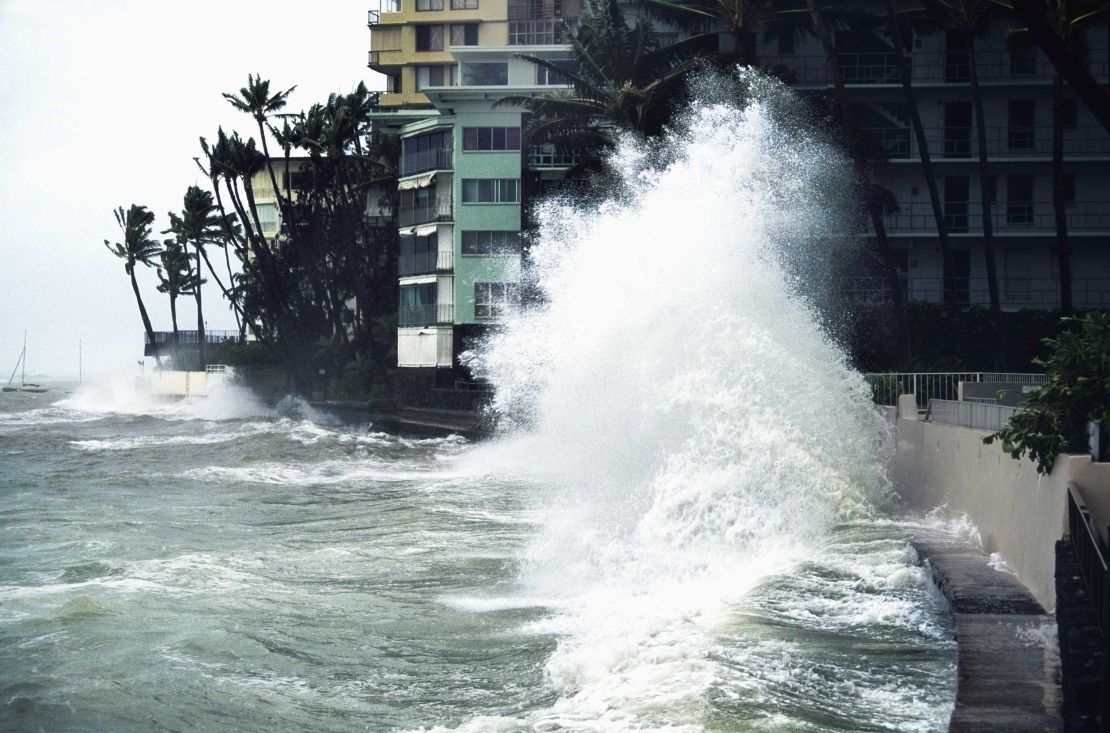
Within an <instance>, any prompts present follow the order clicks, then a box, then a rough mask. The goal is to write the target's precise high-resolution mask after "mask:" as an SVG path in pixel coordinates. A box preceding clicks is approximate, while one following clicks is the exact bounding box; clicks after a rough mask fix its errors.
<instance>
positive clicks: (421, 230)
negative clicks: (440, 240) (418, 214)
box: [397, 224, 439, 237]
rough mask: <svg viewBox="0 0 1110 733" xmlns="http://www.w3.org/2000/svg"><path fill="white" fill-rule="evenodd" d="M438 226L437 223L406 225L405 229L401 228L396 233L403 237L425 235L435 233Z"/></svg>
mask: <svg viewBox="0 0 1110 733" xmlns="http://www.w3.org/2000/svg"><path fill="white" fill-rule="evenodd" d="M438 228H439V225H437V224H421V225H420V226H415V227H408V228H407V229H401V230H399V231H398V232H397V233H398V234H400V235H401V236H402V237H404V236H417V237H427V236H429V235H431V234H435V233H436V231H437V229H438Z"/></svg>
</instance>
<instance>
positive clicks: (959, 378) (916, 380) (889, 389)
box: [863, 372, 1048, 409]
mask: <svg viewBox="0 0 1110 733" xmlns="http://www.w3.org/2000/svg"><path fill="white" fill-rule="evenodd" d="M863 376H864V379H866V380H867V381H868V383H869V384H870V385H871V394H872V397H873V398H874V400H875V403H876V404H878V405H897V404H898V396H899V395H904V394H914V395H917V407H918V409H925V408H926V407H928V405H929V400H957V399H958V398H959V396H960V382H981V383H984V384H1002V383H1012V384H1044V383H1045V382H1046V381H1047V380H1048V377H1047V376H1046V375H1044V374H1028V373H1019V372H869V373H867V374H864V375H863Z"/></svg>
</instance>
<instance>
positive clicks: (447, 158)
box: [401, 148, 453, 176]
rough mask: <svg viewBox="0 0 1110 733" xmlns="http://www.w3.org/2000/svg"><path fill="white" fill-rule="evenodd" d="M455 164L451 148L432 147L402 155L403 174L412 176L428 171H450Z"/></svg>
mask: <svg viewBox="0 0 1110 733" xmlns="http://www.w3.org/2000/svg"><path fill="white" fill-rule="evenodd" d="M452 164H453V157H452V152H451V149H450V148H432V149H429V150H417V151H415V152H409V153H405V154H404V155H403V156H402V157H401V175H402V176H411V175H414V174H416V173H426V172H427V171H437V170H438V171H449V170H451V167H452Z"/></svg>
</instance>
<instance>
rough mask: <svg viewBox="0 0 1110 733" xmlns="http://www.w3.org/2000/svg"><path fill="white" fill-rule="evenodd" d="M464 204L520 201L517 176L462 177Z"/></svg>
mask: <svg viewBox="0 0 1110 733" xmlns="http://www.w3.org/2000/svg"><path fill="white" fill-rule="evenodd" d="M462 197H463V203H464V204H517V203H520V180H519V179H517V178H464V179H463V182H462Z"/></svg>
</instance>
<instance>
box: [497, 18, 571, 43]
mask: <svg viewBox="0 0 1110 733" xmlns="http://www.w3.org/2000/svg"><path fill="white" fill-rule="evenodd" d="M566 42H567V32H566V23H564V21H562V20H510V21H509V45H510V46H556V45H561V44H564V43H566Z"/></svg>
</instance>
